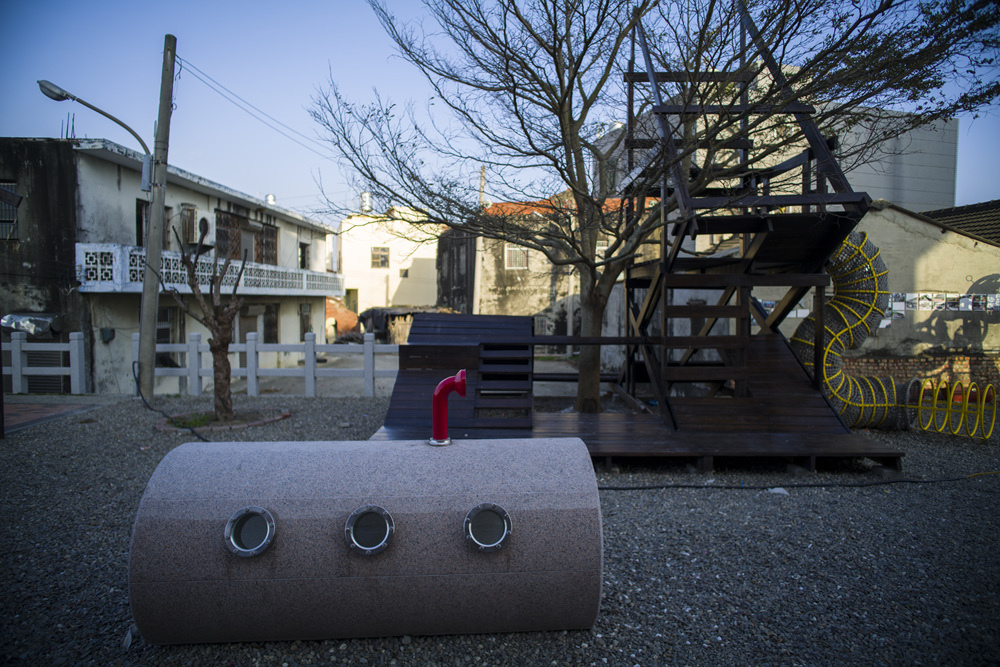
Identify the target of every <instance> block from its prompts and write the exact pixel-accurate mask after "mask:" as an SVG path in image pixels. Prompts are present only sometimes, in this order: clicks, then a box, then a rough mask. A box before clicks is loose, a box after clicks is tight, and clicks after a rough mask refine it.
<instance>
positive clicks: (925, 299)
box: [920, 293, 934, 310]
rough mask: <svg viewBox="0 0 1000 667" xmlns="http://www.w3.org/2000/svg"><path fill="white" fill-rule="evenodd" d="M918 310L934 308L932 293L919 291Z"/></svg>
mask: <svg viewBox="0 0 1000 667" xmlns="http://www.w3.org/2000/svg"><path fill="white" fill-rule="evenodd" d="M920 310H934V295H933V294H927V293H921V295H920Z"/></svg>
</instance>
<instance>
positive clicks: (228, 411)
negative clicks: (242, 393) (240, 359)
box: [208, 336, 236, 421]
mask: <svg viewBox="0 0 1000 667" xmlns="http://www.w3.org/2000/svg"><path fill="white" fill-rule="evenodd" d="M208 348H209V349H210V350H211V351H212V379H213V380H214V387H215V418H216V419H217V420H218V421H232V420H233V419H234V418H235V417H236V413H235V412H234V411H233V392H232V386H231V384H230V374H231V373H232V367H231V366H230V364H229V341H228V340H226V339H224V338H223V339H221V340H220V339H219V338H216V337H215V336H213V337H212V338H209V339H208Z"/></svg>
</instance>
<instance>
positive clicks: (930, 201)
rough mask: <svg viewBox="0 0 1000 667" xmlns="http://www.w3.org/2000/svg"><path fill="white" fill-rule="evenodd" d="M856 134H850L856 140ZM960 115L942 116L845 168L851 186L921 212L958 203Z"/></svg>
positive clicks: (850, 138)
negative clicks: (957, 170)
mask: <svg viewBox="0 0 1000 667" xmlns="http://www.w3.org/2000/svg"><path fill="white" fill-rule="evenodd" d="M851 140H852V137H851V135H848V136H846V137H845V138H844V143H845V145H850V142H851ZM957 159H958V120H957V119H953V120H947V121H940V122H938V123H935V124H933V125H929V126H927V127H923V128H919V129H916V130H912V131H910V132H907V133H906V134H904V135H902V136H900V137H897V138H895V139H891V140H889V141H887V142H885V143H884V144H883V147H882V150H880V151H879V154H878V155H876V156H874V157H873V158H872V159H871V160H869V161H867V162H865V163H863V164H858V165H856V166H855V165H852V166H849V167H847V168H846V169H845V171H846V174H847V179H848V181H850V183H851V187H853V188H854V190H856V191H858V192H867V193H868V194H869V195H870V196H871V198H872V199H885V200H887V201H890V202H892V203H893V204H895V205H897V206H900V207H902V208H905V209H907V210H910V211H915V212H917V213H919V212H921V211H932V210H934V209H939V208H948V207H951V206H954V205H955V173H956V164H957Z"/></svg>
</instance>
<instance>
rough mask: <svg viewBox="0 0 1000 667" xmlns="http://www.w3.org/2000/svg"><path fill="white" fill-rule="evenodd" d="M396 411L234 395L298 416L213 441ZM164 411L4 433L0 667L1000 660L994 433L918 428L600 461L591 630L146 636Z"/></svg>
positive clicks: (307, 431)
mask: <svg viewBox="0 0 1000 667" xmlns="http://www.w3.org/2000/svg"><path fill="white" fill-rule="evenodd" d="M387 403H388V400H387V399H384V398H382V399H361V398H337V399H330V398H316V399H308V398H298V397H288V396H267V397H260V398H254V399H251V398H247V397H237V407H238V408H241V409H247V410H253V409H255V410H260V411H267V410H278V409H287V410H290V411H291V412H292V416H291V417H290V418H288V419H284V420H281V421H278V422H274V423H270V424H266V425H263V426H259V427H254V428H247V429H242V430H236V431H226V432H213V433H210V434H208V435H209V438H210V439H212V440H364V439H367V438H368V436H369V435H370V434H371V433H373V432H374V431H375V430H376V429H377V428H378V427H379V426H380V425H381V423H382V419H383V416H384V414H385V410H386V407H387ZM156 407H158V408H160V409H163V410H165V411H168V412H170V413H172V414H177V413H181V412H189V411H192V410H197V409H204V407H205V402H204V399H200V400H198V399H188V398H163V399H160V398H158V399H157V401H156ZM549 407H552V406H549ZM555 407H558V406H555ZM160 419H161V415H159V414H157V413H155V412H151V411H149V410H147V409H146V408H144V407H143V405H142V403H140V402H138V401H135V400H129V399H124V400H122V401H120V402H118V403H114V404H111V405H105V406H101V407H99V408H95V409H93V410H90V411H88V412H85V413H81V414H77V415H72V416H69V417H64V418H61V419H57V420H55V421H51V422H48V423H44V424H40V425H37V426H32V427H30V428H26V429H23V430H21V431H18V432H16V433H13V434H10V435H8V437H7V438H6V439H4V440H0V516H2V524H0V525H2V526H3V533H2V535H3V539H2V542H0V587H2V588H0V619H2V624H0V664H13V665H20V664H23V665H102V666H103V665H240V666H243V665H246V666H250V665H275V666H279V667H284V666H286V665H287V666H289V667H291V666H294V665H342V664H344V665H456V666H458V665H605V664H607V665H628V666H631V665H660V664H679V665H832V664H838V665H839V664H865V665H870V664H887V665H888V664H892V665H896V664H907V665H917V664H927V665H930V664H935V665H941V664H948V665H979V664H982V665H987V664H998V663H1000V602H998V600H1000V596H998V594H1000V537H998V536H1000V475H997V474H977V473H989V472H994V471H998V470H1000V437H998V435H997V434H994V435H993V437H992V438H991V439H990V440H989V441H987V442H983V441H981V440H974V439H970V438H963V437H955V436H942V435H936V434H935V435H928V434H924V433H919V432H895V433H883V432H862V433H861V434H860V437H866V438H877V439H880V440H886V441H888V442H890V443H891V444H893V445H895V446H898V447H900V448H902V449H903V450H904V451H905V452H906V456H905V458H904V462H903V475H902V477H901V478H900V477H898V476H896V475H894V474H892V473H890V472H888V471H885V470H883V469H881V468H879V467H878V466H874V465H872V464H871V462H869V461H864V460H848V461H842V462H839V463H836V464H828V465H827V466H825V467H823V468H821V469H820V470H819V471H818V472H805V471H802V470H799V469H795V468H794V467H792V468H788V467H786V466H785V464H784V463H769V464H762V463H755V462H752V461H736V462H731V463H726V462H721V463H719V462H717V468H716V470H715V472H713V473H697V472H693V471H692V469H691V468H690V467H689V466H687V465H685V463H683V462H664V461H653V460H643V461H631V462H629V461H621V462H617V461H616V462H615V465H613V466H612V468H611V469H605V468H604V466H603V465H598V466H597V468H596V470H597V479H598V484H599V485H600V486H601V487H602V491H601V507H602V511H603V518H604V554H605V558H604V589H603V600H602V608H601V613H600V615H599V617H598V620H597V623H596V625H595V626H594V627H593V628H592V629H590V630H581V631H570V632H562V631H559V632H533V633H519V634H497V635H474V636H440V637H421V636H414V637H410V636H404V637H385V638H377V639H337V640H328V641H295V642H269V643H249V644H217V645H187V646H152V645H150V644H148V643H146V642H145V641H144V640H143V638H142V637H141V636H140V635H139V633H138V631H137V630H136V629H135V627H134V626H133V624H132V618H131V614H130V611H129V606H128V593H127V568H128V549H129V540H130V534H131V529H132V522H133V520H134V517H135V511H136V508H137V506H138V503H139V499H140V497H141V496H142V493H143V489H144V488H145V484H146V481H147V480H148V479H149V476H150V475H151V474H152V472H153V469H154V468H155V467H156V464H157V463H158V462H159V460H160V459H161V458H162V457H163V455H164V454H165V453H166V452H168V451H169V450H170V449H171V448H173V447H175V446H177V445H179V444H181V443H183V442H187V441H190V440H192V439H193V438H192V437H191V435H190V434H185V433H169V432H162V431H158V430H155V429H154V425H155V424H156V423H157V422H158V421H159V420H160ZM970 475H974V476H971V477H970ZM911 480H920V482H916V481H911ZM935 480H948V481H935ZM624 487H629V488H632V487H657V488H646V489H641V490H640V489H634V490H625V489H624Z"/></svg>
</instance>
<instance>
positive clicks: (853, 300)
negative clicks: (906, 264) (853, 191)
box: [791, 231, 906, 428]
mask: <svg viewBox="0 0 1000 667" xmlns="http://www.w3.org/2000/svg"><path fill="white" fill-rule="evenodd" d="M826 268H827V272H828V273H829V274H830V281H831V283H832V284H833V298H832V299H830V301H828V302H827V303H826V304H825V310H824V315H823V324H824V326H823V330H824V332H825V336H824V341H825V345H824V349H823V354H822V360H823V361H822V363H823V369H822V372H823V376H822V377H823V383H822V385H823V389H824V392H825V393H826V395H827V397H828V398H829V399H830V402H831V403H833V405H834V407H835V408H836V409H837V410H838V411H839V412H840V414H841V416H842V417H843V418H844V421H845V422H847V423H848V424H849V425H850V426H852V427H855V428H867V427H888V428H900V427H905V424H906V422H905V421H904V420H905V414H903V411H902V410H901V408H900V406H899V405H898V399H897V394H898V393H899V392H898V389H899V388H898V387H897V384H896V382H895V380H893V378H891V377H882V378H879V377H854V376H851V375H848V374H846V373H845V372H844V371H843V368H842V366H843V359H842V357H843V354H844V352H845V351H846V350H848V349H853V348H857V347H859V346H860V345H861V344H862V343H863V342H864V341H865V339H866V338H868V336H869V335H870V334H871V333H872V331H874V330H875V329H876V328H877V327H878V325H879V322H880V321H881V320H882V316H883V314H884V313H885V309H886V306H887V304H888V303H889V291H888V275H889V271H888V269H887V268H886V266H885V263H884V262H883V261H882V258H881V257H880V251H879V249H878V247H876V246H875V244H873V243H872V242H871V241H870V240H869V238H868V235H867V234H865V233H862V232H858V231H853V232H851V233H850V235H849V236H848V237H847V239H845V240H844V242H843V243H842V244H841V246H840V248H838V249H837V252H835V253H834V255H833V257H831V258H830V261H829V262H827V267H826ZM815 328H816V319H815V317H814V316H813V315H810V316H809V317H807V318H806V319H805V320H803V321H802V323H801V324H800V325H799V327H798V328H797V329H796V330H795V333H794V334H793V335H792V338H791V347H792V351H793V352H795V355H796V356H797V357H798V358H799V360H800V361H801V362H802V364H803V365H804V366H806V368H807V369H810V370H811V371H812V372H813V373H815V372H816V369H814V368H812V366H813V363H812V360H813V341H814V340H815V337H814V334H813V332H814V331H815Z"/></svg>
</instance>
